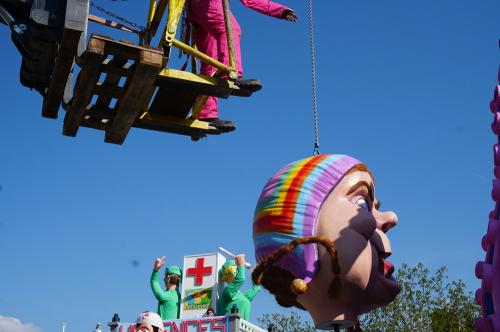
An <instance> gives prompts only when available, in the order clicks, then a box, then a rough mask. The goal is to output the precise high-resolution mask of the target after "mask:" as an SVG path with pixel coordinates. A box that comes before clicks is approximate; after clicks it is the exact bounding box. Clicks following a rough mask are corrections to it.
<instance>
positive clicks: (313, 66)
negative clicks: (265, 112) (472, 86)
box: [309, 0, 320, 156]
mask: <svg viewBox="0 0 500 332" xmlns="http://www.w3.org/2000/svg"><path fill="white" fill-rule="evenodd" d="M309 42H310V49H311V74H312V97H313V114H314V149H313V156H317V155H319V154H320V152H319V127H318V99H317V96H316V91H317V88H316V55H315V47H314V18H313V4H312V0H309Z"/></svg>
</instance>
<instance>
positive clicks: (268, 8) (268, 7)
mask: <svg viewBox="0 0 500 332" xmlns="http://www.w3.org/2000/svg"><path fill="white" fill-rule="evenodd" d="M216 1H221V0H216ZM240 1H241V3H242V4H243V5H245V6H246V7H248V8H252V9H253V10H255V11H257V12H259V13H261V14H265V15H269V16H272V17H276V18H282V17H283V12H284V11H285V10H287V9H289V8H287V7H285V6H283V5H280V4H279V3H276V2H272V1H269V0H240ZM221 2H222V1H221Z"/></svg>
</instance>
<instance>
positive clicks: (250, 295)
mask: <svg viewBox="0 0 500 332" xmlns="http://www.w3.org/2000/svg"><path fill="white" fill-rule="evenodd" d="M259 292H260V285H256V284H253V286H252V288H250V289H249V290H247V291H246V292H245V294H244V295H245V297H246V298H247V299H248V301H250V302H252V300H253V299H254V298H255V296H257V294H259Z"/></svg>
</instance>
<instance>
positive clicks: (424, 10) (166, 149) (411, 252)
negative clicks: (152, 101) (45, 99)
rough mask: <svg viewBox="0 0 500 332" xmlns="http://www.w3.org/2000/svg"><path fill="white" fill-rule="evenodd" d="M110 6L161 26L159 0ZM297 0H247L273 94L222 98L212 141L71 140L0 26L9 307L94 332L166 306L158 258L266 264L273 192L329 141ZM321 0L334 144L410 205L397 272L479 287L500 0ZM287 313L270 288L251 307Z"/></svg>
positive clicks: (258, 66) (257, 61)
mask: <svg viewBox="0 0 500 332" xmlns="http://www.w3.org/2000/svg"><path fill="white" fill-rule="evenodd" d="M95 2H96V3H98V4H100V5H102V6H104V7H106V8H109V9H112V10H114V11H116V12H117V13H120V14H122V15H123V16H125V17H127V18H129V19H130V20H131V21H136V22H144V20H145V19H144V18H145V16H146V10H147V8H146V5H145V4H144V2H143V1H132V0H129V1H125V2H123V1H116V2H112V1H109V0H96V1H95ZM285 4H286V5H288V6H290V7H292V8H294V9H296V11H297V14H298V16H299V22H297V23H296V24H292V23H288V22H284V21H279V20H275V19H272V18H269V17H265V16H262V15H260V14H258V13H256V12H253V11H251V10H249V9H246V8H245V7H243V6H242V5H241V4H240V3H239V2H238V1H232V2H231V5H232V9H233V11H234V14H235V15H236V17H237V18H238V20H239V22H240V25H241V26H242V29H243V41H242V48H243V58H244V59H243V64H244V68H245V72H246V76H247V77H255V78H259V79H261V80H262V81H263V84H264V89H263V90H262V91H260V92H259V93H257V94H255V96H253V97H252V98H250V99H244V98H236V97H235V98H231V99H228V100H224V101H222V102H221V105H220V109H221V118H225V119H231V120H233V121H235V122H236V123H237V125H238V130H237V131H235V132H233V133H230V134H227V135H223V136H214V137H209V138H208V139H205V140H202V141H200V142H191V140H190V139H189V138H186V137H183V136H175V135H169V134H164V133H158V132H148V131H144V130H141V129H132V131H131V132H130V134H129V135H128V138H127V140H126V142H125V144H124V145H123V146H115V145H110V144H105V143H103V133H102V132H98V131H94V130H91V129H85V128H82V129H80V131H79V133H78V136H77V137H76V138H68V137H64V136H62V135H61V130H62V117H63V116H62V114H61V115H60V119H58V120H48V119H44V118H42V117H41V116H40V112H41V101H42V100H41V97H40V96H39V95H37V93H35V92H33V91H30V90H28V89H26V88H23V87H22V86H21V85H20V83H19V79H18V73H19V64H20V58H19V56H18V54H17V52H16V50H15V49H14V46H13V45H12V44H11V43H10V36H9V33H8V30H7V28H6V27H5V26H3V27H0V28H1V29H0V30H1V33H0V38H1V42H2V45H4V47H3V52H4V53H3V55H2V63H3V67H2V75H1V77H0V85H1V86H2V90H1V92H0V94H1V97H2V103H3V107H2V108H3V110H2V113H3V116H2V121H0V153H1V157H0V161H1V162H0V185H1V188H2V189H1V191H0V234H1V236H2V240H1V241H0V263H1V273H0V315H3V316H9V317H16V318H18V319H20V320H21V321H22V322H23V323H28V322H30V323H33V324H34V325H36V326H39V327H40V328H41V330H42V331H44V332H47V331H52V330H57V329H59V328H60V326H61V322H63V321H66V322H68V324H69V325H68V328H69V330H68V331H85V330H87V331H88V330H91V329H92V328H93V326H94V324H95V322H107V321H108V320H109V319H110V318H111V317H112V315H113V313H115V312H118V313H120V315H121V316H122V319H123V320H132V319H134V318H135V316H136V314H137V313H138V312H140V311H143V310H145V309H154V308H156V303H155V300H154V298H153V296H152V294H151V291H150V289H149V284H148V278H149V273H150V270H151V267H152V264H153V261H154V258H155V257H157V256H162V255H165V256H166V257H167V264H168V263H177V264H181V262H182V257H183V255H187V254H194V253H201V252H213V251H215V250H216V248H217V247H218V246H224V247H226V248H227V249H230V250H232V251H237V252H245V253H247V254H248V258H249V260H251V261H252V260H253V244H252V239H251V223H252V217H253V210H254V207H255V204H256V201H257V198H258V196H259V194H260V190H261V188H262V186H263V185H264V183H265V181H266V180H267V178H268V177H269V176H270V175H272V174H273V172H274V171H276V170H277V169H278V168H280V167H281V166H283V165H284V164H286V163H288V162H290V161H293V160H296V159H299V158H303V157H307V156H309V155H310V154H311V152H312V146H313V137H314V136H313V125H312V119H313V118H312V106H311V92H310V91H311V88H310V63H309V41H308V26H307V2H306V1H301V2H297V1H290V0H286V2H285ZM314 5H315V23H316V41H317V45H316V54H317V70H318V72H317V78H318V98H319V124H320V144H321V152H323V153H345V154H350V155H353V156H356V157H357V158H359V159H361V160H362V161H364V162H365V163H366V164H367V165H368V166H369V167H370V168H371V170H372V171H373V173H374V175H375V177H376V180H377V194H378V196H379V198H380V200H381V201H382V202H383V209H391V210H394V211H395V212H396V213H397V214H398V216H399V225H398V226H397V227H396V228H394V229H393V230H391V232H390V233H389V237H390V239H391V241H392V244H393V252H394V253H393V256H392V257H391V259H390V260H391V261H392V262H393V263H394V264H395V265H396V267H398V266H399V265H401V263H402V262H408V263H410V264H416V263H417V262H419V261H422V262H424V263H425V264H426V265H427V266H428V267H430V268H431V269H433V270H434V269H436V268H437V267H439V266H443V265H444V266H447V267H448V269H449V276H450V278H451V279H458V278H461V279H463V280H464V281H465V282H466V284H467V286H468V288H469V289H470V290H471V291H472V290H475V289H476V288H477V287H478V286H479V282H478V280H476V279H475V276H474V266H475V263H476V262H477V261H478V260H480V259H482V258H483V255H484V253H483V252H482V249H481V246H480V239H481V237H482V235H483V234H484V233H485V231H486V225H487V221H488V212H489V211H490V210H491V209H492V208H493V202H492V201H491V198H490V191H491V180H492V177H493V175H492V165H493V160H492V145H493V144H494V141H495V139H494V136H493V134H492V133H491V131H490V129H489V124H490V122H491V114H490V113H489V111H488V105H489V101H490V100H491V96H492V91H493V88H494V86H495V84H496V78H497V70H498V65H499V61H498V60H499V57H498V55H499V52H498V37H499V35H498V32H499V23H498V15H497V14H498V12H499V10H500V4H499V3H498V1H494V0H482V1H451V0H442V1H432V0H422V1H418V2H409V1H395V0H392V1H391V0H381V1H367V0H360V1H346V0H344V1H315V2H314ZM91 30H92V31H100V32H101V33H107V34H108V35H113V36H117V35H116V33H115V32H114V31H109V30H102V29H100V28H97V27H95V26H92V27H91ZM122 37H123V36H122ZM128 38H129V39H133V37H132V36H129V37H128ZM134 261H136V262H138V265H137V264H132V262H134ZM280 310H281V309H279V307H278V306H277V305H276V304H275V303H274V300H273V299H272V297H271V296H270V295H269V294H267V293H262V294H261V295H259V297H258V298H257V299H256V300H255V302H254V306H253V315H252V316H253V317H254V318H256V317H257V316H259V315H260V314H262V313H264V312H269V311H280Z"/></svg>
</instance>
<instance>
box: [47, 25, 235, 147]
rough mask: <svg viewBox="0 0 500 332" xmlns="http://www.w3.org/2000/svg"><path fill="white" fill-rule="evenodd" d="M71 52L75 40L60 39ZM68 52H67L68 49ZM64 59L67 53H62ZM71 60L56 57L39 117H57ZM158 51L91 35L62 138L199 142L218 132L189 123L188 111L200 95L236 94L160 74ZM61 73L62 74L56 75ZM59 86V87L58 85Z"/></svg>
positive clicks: (194, 78) (206, 81)
mask: <svg viewBox="0 0 500 332" xmlns="http://www.w3.org/2000/svg"><path fill="white" fill-rule="evenodd" d="M65 36H66V37H67V39H64V40H63V43H64V42H65V41H68V44H69V45H70V46H71V47H72V48H75V47H76V46H75V40H76V36H71V35H70V34H69V33H68V34H67V35H65ZM68 49H69V47H68ZM67 53H68V54H70V53H71V51H68V52H67ZM69 59H70V56H69V55H67V54H65V52H62V53H61V57H60V58H59V59H58V61H57V62H56V66H55V68H54V76H53V77H54V78H57V77H58V76H61V79H55V80H54V81H53V84H51V86H50V88H49V90H48V93H47V97H46V101H45V103H44V108H43V112H42V113H43V115H44V116H47V117H52V118H54V117H57V109H58V102H57V101H58V100H60V98H61V97H62V93H63V91H64V87H65V85H66V82H65V80H64V79H62V78H64V76H65V75H66V74H68V73H69V70H70V69H71V68H70V67H71V66H70V65H69V63H70V61H69ZM164 61H165V60H164V57H163V50H162V49H157V48H152V47H142V46H137V45H133V44H131V43H127V42H123V41H121V42H119V41H115V40H113V39H112V38H110V37H106V36H102V35H95V34H94V35H92V36H91V37H90V40H89V43H88V47H87V50H86V52H85V53H83V54H82V56H81V57H79V58H78V59H77V63H78V64H79V65H80V66H81V71H80V73H79V75H78V78H77V79H76V83H75V87H74V94H73V98H72V99H71V100H70V101H69V102H68V103H67V104H66V105H65V108H66V109H67V110H68V113H67V114H66V116H65V118H64V127H63V134H64V135H66V136H76V134H77V133H78V129H79V128H80V127H88V128H94V129H98V130H103V131H105V141H106V142H108V143H115V144H122V143H123V142H124V141H125V138H126V137H127V134H128V132H129V130H130V128H131V127H138V128H144V129H150V130H157V131H164V132H170V133H176V134H181V135H187V136H191V137H193V138H201V137H204V136H205V135H207V134H210V135H217V134H220V133H221V132H220V131H219V130H218V129H217V128H215V127H212V126H210V124H209V123H207V122H204V121H199V120H196V119H190V118H189V115H190V111H191V108H192V107H193V105H194V104H195V102H196V100H197V98H198V97H200V96H203V95H208V96H215V97H220V98H227V97H229V96H230V95H231V94H235V93H236V94H238V93H241V92H239V90H240V89H239V88H238V87H237V86H236V85H234V83H232V82H231V81H230V80H227V79H220V78H214V77H205V76H202V75H196V74H193V73H190V72H186V71H180V70H175V69H170V68H164V66H163V64H164ZM59 73H61V74H59ZM61 82H64V84H62V83H61Z"/></svg>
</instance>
